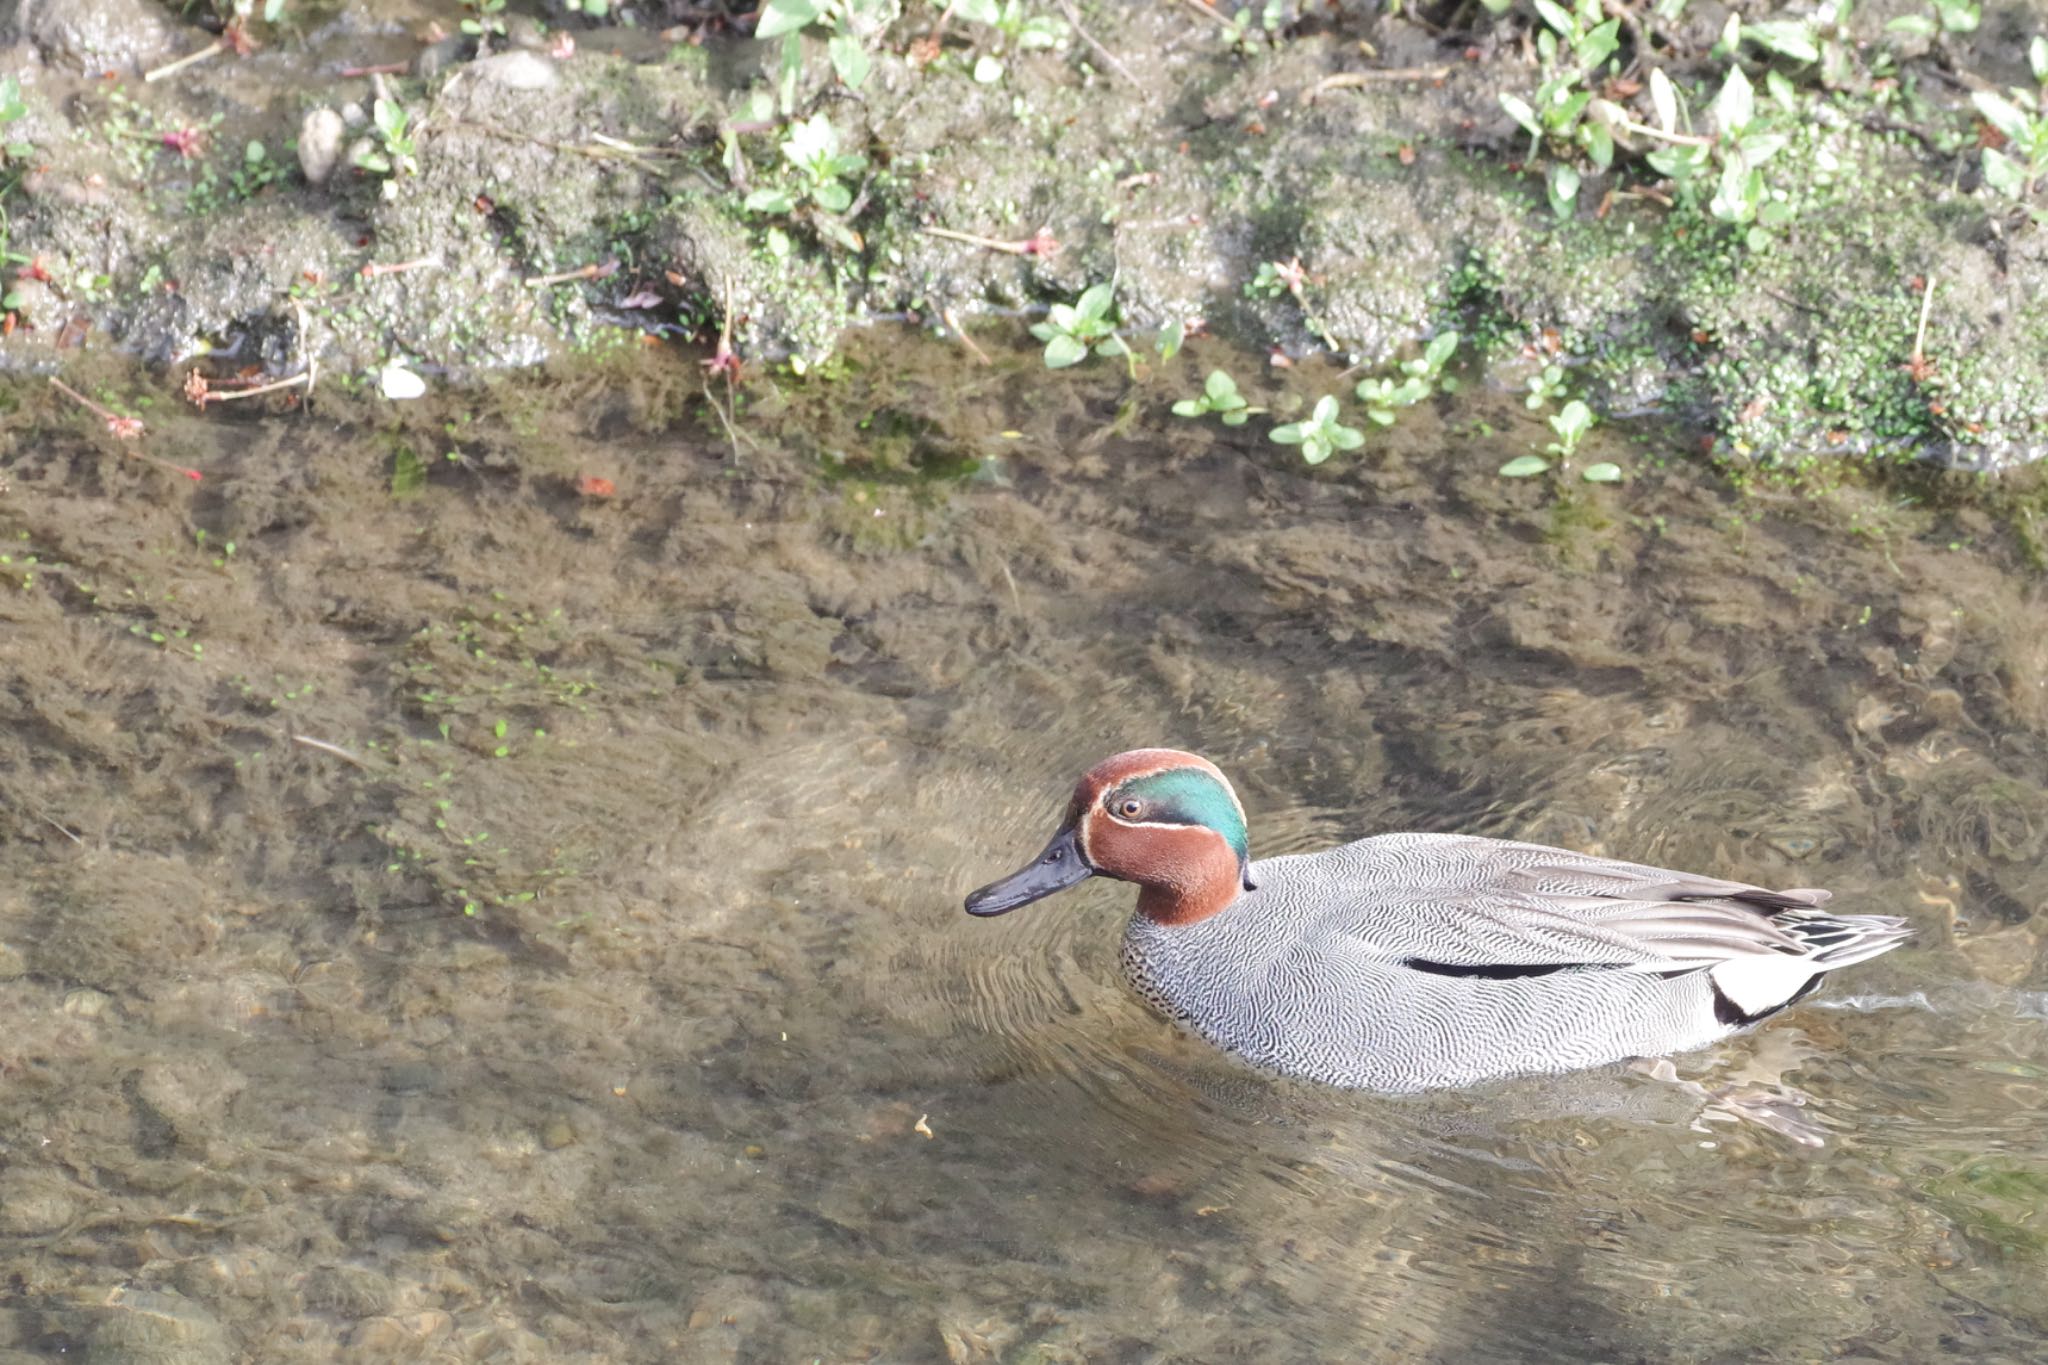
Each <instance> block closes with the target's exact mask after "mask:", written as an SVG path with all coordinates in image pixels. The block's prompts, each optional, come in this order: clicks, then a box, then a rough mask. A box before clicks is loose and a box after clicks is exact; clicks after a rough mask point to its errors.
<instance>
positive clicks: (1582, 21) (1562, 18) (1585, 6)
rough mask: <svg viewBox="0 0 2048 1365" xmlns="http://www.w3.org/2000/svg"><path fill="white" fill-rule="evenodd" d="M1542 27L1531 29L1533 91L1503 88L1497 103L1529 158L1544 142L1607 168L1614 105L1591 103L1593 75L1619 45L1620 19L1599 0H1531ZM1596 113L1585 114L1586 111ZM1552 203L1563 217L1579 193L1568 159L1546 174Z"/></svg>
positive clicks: (1576, 175) (1611, 147) (1611, 156)
mask: <svg viewBox="0 0 2048 1365" xmlns="http://www.w3.org/2000/svg"><path fill="white" fill-rule="evenodd" d="M1533 3H1534V4H1535V6H1536V13H1537V15H1538V16H1539V17H1540V18H1541V19H1542V20H1543V23H1544V27H1543V28H1542V29H1540V30H1539V31H1538V32H1537V34H1536V55H1537V58H1538V60H1539V62H1540V63H1541V69H1542V73H1543V78H1542V80H1541V81H1540V82H1539V83H1538V85H1537V87H1536V92H1535V94H1534V96H1533V97H1532V98H1530V99H1526V100H1525V99H1523V98H1522V97H1521V96H1519V95H1512V94H1509V93H1507V92H1506V91H1502V92H1501V95H1500V105H1501V108H1503V109H1505V110H1507V112H1508V117H1510V118H1512V119H1513V120H1514V121H1515V122H1516V123H1519V124H1521V125H1522V127H1523V129H1524V130H1525V131H1527V132H1528V134H1529V139H1530V141H1529V154H1530V156H1531V157H1532V158H1533V157H1535V156H1536V154H1537V153H1538V152H1539V151H1540V150H1541V149H1542V148H1543V147H1544V145H1545V144H1548V145H1549V146H1550V147H1552V148H1553V149H1562V150H1563V151H1565V152H1566V153H1568V154H1569V153H1572V152H1577V151H1583V152H1584V153H1585V154H1586V158H1587V159H1588V160H1589V161H1591V162H1592V163H1593V165H1594V166H1596V167H1598V168H1599V169H1601V170H1603V171H1604V170H1606V169H1607V168H1608V166H1609V165H1610V164H1612V162H1613V160H1614V133H1613V131H1612V128H1611V126H1610V124H1611V121H1612V120H1611V115H1610V111H1611V110H1612V109H1613V106H1612V105H1610V104H1609V103H1608V102H1607V101H1604V100H1603V101H1600V107H1599V108H1598V109H1595V108H1594V87H1593V82H1594V79H1595V77H1596V75H1597V73H1598V72H1599V70H1600V68H1601V67H1602V66H1604V65H1606V63H1607V61H1608V59H1609V58H1611V57H1613V56H1614V53H1615V50H1616V49H1618V48H1619V47H1620V46H1621V21H1620V20H1619V19H1610V18H1607V17H1606V14H1605V11H1604V10H1603V9H1602V7H1601V0H1576V3H1574V4H1573V5H1572V7H1571V8H1569V9H1567V8H1566V7H1565V6H1564V5H1561V4H1558V3H1557V0H1533ZM1589 113H1592V114H1596V115H1599V116H1598V117H1588V114H1589ZM1545 183H1546V186H1547V188H1548V191H1549V196H1550V204H1551V208H1552V209H1553V210H1554V211H1555V212H1556V213H1557V214H1558V216H1559V217H1563V216H1565V215H1566V214H1569V213H1570V212H1571V210H1572V205H1573V203H1574V202H1575V201H1576V200H1577V198H1578V193H1579V172H1578V169H1577V168H1576V167H1575V166H1573V165H1572V163H1571V162H1569V161H1559V162H1557V163H1555V164H1553V165H1552V166H1551V168H1550V170H1549V172H1548V173H1547V175H1546V177H1545Z"/></svg>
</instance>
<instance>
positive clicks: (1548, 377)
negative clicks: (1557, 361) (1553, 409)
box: [1522, 365, 1564, 412]
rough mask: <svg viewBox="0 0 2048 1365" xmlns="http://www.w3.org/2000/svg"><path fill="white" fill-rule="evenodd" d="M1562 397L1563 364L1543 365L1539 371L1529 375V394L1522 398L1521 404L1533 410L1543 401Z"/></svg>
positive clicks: (1548, 401)
mask: <svg viewBox="0 0 2048 1365" xmlns="http://www.w3.org/2000/svg"><path fill="white" fill-rule="evenodd" d="M1562 397H1564V366H1562V365H1545V366H1544V367H1543V369H1542V371H1541V372H1540V373H1537V374H1532V375H1530V376H1529V396H1528V397H1527V398H1524V399H1523V400H1522V406H1523V407H1525V408H1527V409H1529V410H1530V411H1531V412H1534V411H1535V410H1536V409H1537V408H1540V407H1542V406H1543V405H1544V404H1545V403H1550V402H1555V401H1556V400H1557V399H1560V398H1562Z"/></svg>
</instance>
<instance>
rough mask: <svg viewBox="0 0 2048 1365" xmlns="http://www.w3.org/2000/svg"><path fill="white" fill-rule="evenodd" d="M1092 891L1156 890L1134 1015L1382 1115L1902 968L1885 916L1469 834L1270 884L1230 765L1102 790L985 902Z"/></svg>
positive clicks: (1342, 859) (1310, 866)
mask: <svg viewBox="0 0 2048 1365" xmlns="http://www.w3.org/2000/svg"><path fill="white" fill-rule="evenodd" d="M1097 873H1100V874H1101V875H1103V876H1105V877H1114V878H1117V879H1118V880H1120V881H1127V882H1136V883H1137V884H1138V887H1139V891H1138V907H1137V913H1136V914H1134V915H1133V916H1132V917H1131V921H1130V924H1129V926H1128V927H1127V928H1126V929H1125V931H1124V943H1123V966H1124V970H1125V972H1126V973H1127V974H1128V975H1129V977H1130V979H1131V981H1132V983H1133V984H1134V985H1135V986H1136V987H1137V988H1138V990H1139V992H1140V993H1141V994H1143V995H1144V996H1145V998H1146V999H1148V1000H1150V1001H1151V1002H1152V1003H1153V1004H1154V1005H1155V1006H1157V1007H1158V1008H1159V1009H1161V1010H1162V1011H1164V1012H1165V1013H1167V1014H1168V1015H1171V1016H1172V1017H1174V1018H1176V1019H1179V1020H1182V1021H1183V1022H1185V1023H1186V1024H1188V1025H1189V1026H1191V1027H1192V1028H1193V1029H1194V1030H1195V1031H1196V1032H1198V1033H1200V1034H1202V1035H1203V1036H1204V1037H1206V1038H1207V1039H1208V1040H1209V1041H1210V1042H1212V1043H1214V1044H1216V1045H1217V1046H1218V1047H1221V1048H1223V1049H1224V1050H1225V1051H1228V1052H1233V1053H1236V1054H1237V1055H1239V1056H1240V1057H1243V1058H1244V1059H1245V1060H1247V1061H1249V1062H1252V1063H1253V1064H1255V1065H1257V1066H1261V1067H1264V1068H1267V1069H1269V1070H1271V1071H1276V1072H1280V1073H1282V1074H1284V1075H1290V1076H1301V1077H1306V1078H1308V1079H1310V1080H1315V1081H1322V1082H1326V1083H1328V1084H1332V1085H1341V1086H1351V1087H1355V1088H1359V1089H1367V1090H1379V1091H1387V1092H1403V1091H1415V1090H1429V1089H1435V1088H1439V1087H1445V1086H1459V1085H1469V1084H1472V1083H1474V1082H1478V1081H1484V1080H1489V1079H1492V1078H1495V1077H1500V1076H1512V1075H1520V1074H1526V1073H1534V1072H1558V1071H1572V1070H1577V1069H1579V1068H1582V1067H1591V1066H1599V1065H1601V1064H1603V1063H1607V1062H1615V1061H1620V1060H1623V1059H1625V1058H1630V1057H1655V1056H1662V1055H1664V1054H1666V1053H1671V1052H1682V1051H1685V1050H1687V1049H1690V1048H1697V1047H1703V1046H1705V1045H1706V1044H1708V1043H1712V1042H1715V1041H1717V1040H1719V1039H1722V1038H1726V1037H1728V1036H1729V1035H1730V1034H1732V1033H1735V1032H1738V1031H1739V1030H1741V1029H1744V1028H1747V1027H1749V1026H1750V1025H1752V1024H1755V1023H1757V1022H1758V1021H1759V1020H1762V1019H1766V1018H1768V1017H1770V1016H1771V1015H1773V1014H1776V1013H1777V1012H1778V1011H1779V1010H1782V1009H1784V1008H1785V1007H1786V1006H1787V1005H1790V1004H1791V1003H1792V1002H1793V1001H1795V1000H1798V999H1799V998H1800V997H1801V996H1804V995H1806V994H1807V993H1808V992H1810V991H1812V990H1813V989H1814V988H1815V987H1817V986H1819V985H1820V982H1821V978H1822V977H1824V976H1826V975H1827V974H1828V973H1829V972H1831V971H1833V970H1834V969H1835V968H1837V967H1846V966H1849V965H1851V964H1852V963H1857V962H1861V961H1863V960H1864V959H1866V958H1871V957H1876V956H1877V955H1878V954H1879V953H1882V952H1885V951H1887V950H1889V949H1891V948H1893V947H1896V946H1897V945H1898V944H1899V942H1900V941H1901V940H1903V939H1904V938H1906V937H1907V935H1909V934H1910V933H1911V932H1912V931H1911V929H1909V928H1908V927H1907V925H1906V922H1905V921H1904V920H1901V919H1896V918H1893V917H1890V916H1886V915H1834V914H1828V913H1826V912H1824V911H1823V910H1821V908H1820V907H1821V906H1822V905H1823V904H1825V903H1826V901H1827V899H1828V893H1827V892H1825V891H1766V890H1764V889H1763V888H1761V887H1756V886H1746V885H1744V884H1743V883H1741V882H1730V881H1721V880H1719V879H1717V878H1714V877H1701V876H1694V875H1692V874H1690V873H1685V872H1672V871H1669V870H1667V869H1664V868H1659V867H1646V866H1644V865H1642V864H1640V863H1626V862H1618V861H1616V860H1614V859H1612V858H1596V857H1593V856H1591V855H1590V854H1584V853H1571V852H1568V851H1566V850H1564V849H1560V848H1545V847H1542V846H1541V845H1538V844H1522V843H1510V842H1507V841H1505V840H1500V839H1483V838H1478V837H1476V836H1472V835H1462V834H1380V835H1375V836H1373V837H1371V838H1368V839H1360V840H1359V841H1358V842H1356V843H1352V844H1346V845H1344V846H1343V847H1341V848H1333V849H1329V850H1327V851H1325V852H1322V853H1302V854H1293V855H1290V856H1287V857H1283V858H1265V859H1261V860H1259V861H1257V862H1254V861H1253V860H1252V857H1251V851H1250V843H1249V836H1248V833H1247V830H1246V825H1245V817H1244V808H1243V806H1241V805H1239V804H1238V799H1237V794H1236V792H1234V791H1233V790H1232V789H1231V786H1230V783H1229V781H1228V780H1227V779H1226V778H1225V777H1224V776H1223V774H1222V772H1221V771H1219V770H1218V769H1217V767H1216V765H1215V764H1213V763H1211V762H1209V761H1208V760H1207V759H1205V758H1201V757H1199V756H1198V755H1195V754H1190V753H1183V752H1180V751H1179V750H1175V749H1136V750H1133V751H1131V752H1129V753H1122V754H1118V755H1116V756H1115V757H1114V758H1110V759H1106V760H1104V761H1103V762H1102V763H1099V764H1097V765H1096V766H1095V767H1094V768H1092V769H1090V770H1089V771H1088V773H1087V774H1086V775H1085V776H1083V777H1082V779H1081V781H1080V783H1079V784H1078V785H1077V786H1076V787H1075V788H1074V798H1073V801H1072V802H1071V803H1070V804H1069V805H1068V807H1067V814H1066V819H1065V820H1064V821H1063V822H1062V823H1061V825H1060V829H1059V833H1057V834H1055V835H1054V836H1053V839H1052V842H1051V843H1050V844H1048V845H1046V848H1045V851H1044V852H1043V853H1041V854H1039V855H1038V857H1037V858H1035V859H1033V860H1032V861H1031V863H1030V864H1028V865H1027V866H1026V867H1024V868H1023V869H1022V870H1020V871H1018V872H1015V873H1012V874H1011V875H1010V876H1008V877H1005V878H1003V879H1002V880H1001V881H999V882H995V883H993V884H991V885H988V886H985V887H983V888H981V889H980V890H979V891H976V892H975V893H974V894H973V895H971V896H969V897H968V898H967V912H968V913H969V914H972V915H1001V914H1006V913H1008V912H1009V911H1012V910H1015V909H1016V908H1017V907H1019V906H1021V905H1027V904H1029V903H1030V902H1032V901H1035V900H1038V899H1040V898H1041V897H1044V896H1049V895H1051V894H1052V893H1053V892H1055V891H1058V890H1060V889H1061V888H1063V887H1068V886H1072V885H1073V884H1074V883H1076V882H1078V881H1080V880H1082V879H1083V878H1085V877H1089V876H1093V875H1095V874H1097Z"/></svg>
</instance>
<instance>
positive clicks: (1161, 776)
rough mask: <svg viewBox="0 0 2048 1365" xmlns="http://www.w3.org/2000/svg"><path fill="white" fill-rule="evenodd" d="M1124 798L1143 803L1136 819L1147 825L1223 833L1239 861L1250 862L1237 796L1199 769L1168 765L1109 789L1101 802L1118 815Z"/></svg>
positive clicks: (1249, 841) (1248, 840)
mask: <svg viewBox="0 0 2048 1365" xmlns="http://www.w3.org/2000/svg"><path fill="white" fill-rule="evenodd" d="M1126 801H1140V802H1143V803H1144V813H1143V814H1142V815H1141V816H1139V819H1141V820H1143V821H1144V822H1145V823H1147V824H1157V825H1205V826H1207V827H1208V828H1210V829H1213V830H1215V831H1216V832H1217V833H1218V834H1220V835H1222V836H1223V838H1224V840H1225V841H1226V842H1227V843H1229V845H1230V847H1231V849H1232V850H1233V851H1234V852H1235V853H1236V854H1237V859H1238V862H1240V863H1246V862H1249V861H1251V856H1252V855H1251V837H1250V835H1249V834H1248V833H1247V831H1246V830H1245V826H1244V812H1243V811H1241V810H1239V809H1238V806H1237V798H1236V797H1234V796H1232V795H1231V794H1230V788H1228V787H1226V786H1225V785H1223V783H1221V782H1219V781H1217V780H1216V778H1215V777H1214V776H1212V775H1211V774H1209V773H1205V772H1203V771H1202V770H1201V769H1200V768H1170V769H1168V770H1167V771H1165V772H1163V773H1150V774H1148V775H1146V776H1144V777H1134V778H1132V779H1131V780H1130V781H1128V782H1125V783H1123V784H1122V785H1121V786H1119V787H1117V788H1116V789H1115V790H1114V791H1112V792H1111V793H1110V794H1109V795H1108V796H1107V797H1106V798H1105V799H1104V801H1103V804H1104V805H1105V806H1106V807H1107V808H1108V809H1109V811H1110V813H1111V814H1113V815H1121V814H1122V813H1123V805H1124V803H1125V802H1126Z"/></svg>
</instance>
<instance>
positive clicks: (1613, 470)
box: [1500, 398, 1621, 483]
mask: <svg viewBox="0 0 2048 1365" xmlns="http://www.w3.org/2000/svg"><path fill="white" fill-rule="evenodd" d="M1592 429H1593V410H1592V409H1591V408H1589V407H1587V406H1586V405H1585V404H1584V403H1581V402H1580V401H1579V400H1578V399H1576V398H1574V399H1573V400H1572V401H1571V402H1569V403H1566V404H1565V405H1564V409H1563V411H1561V412H1557V413H1554V414H1552V416H1551V418H1550V430H1551V431H1552V433H1553V434H1554V435H1555V436H1556V439H1555V440H1553V441H1551V442H1550V444H1548V445H1546V446H1544V447H1543V449H1544V450H1545V451H1546V452H1548V453H1549V454H1551V455H1555V456H1556V457H1557V464H1558V467H1559V468H1560V469H1570V468H1571V465H1572V457H1573V456H1575V455H1577V454H1578V453H1579V442H1581V441H1583V440H1585V439H1586V433H1587V432H1589V431H1591V430H1592ZM1550 467H1551V462H1550V461H1549V460H1546V459H1544V458H1543V456H1541V455H1520V456H1517V457H1516V458H1514V459H1512V460H1509V461H1508V462H1507V463H1506V464H1504V465H1502V466H1501V467H1500V473H1501V477H1502V478H1507V479H1526V478H1529V477H1530V476H1532V475H1536V474H1541V473H1543V472H1544V471H1545V470H1547V469H1549V468H1550ZM1579 477H1580V478H1581V479H1584V480H1585V481H1586V482H1587V483H1618V482H1619V481H1620V479H1621V466H1620V465H1617V464H1612V463H1609V462H1607V461H1605V460H1603V461H1601V462H1600V463H1599V464H1594V465H1588V466H1586V467H1585V468H1584V469H1582V470H1580V471H1579Z"/></svg>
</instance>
